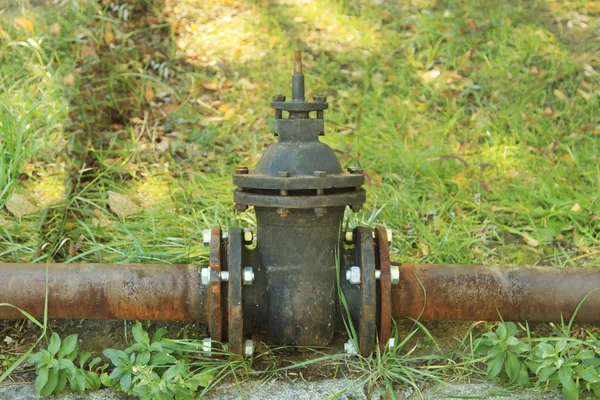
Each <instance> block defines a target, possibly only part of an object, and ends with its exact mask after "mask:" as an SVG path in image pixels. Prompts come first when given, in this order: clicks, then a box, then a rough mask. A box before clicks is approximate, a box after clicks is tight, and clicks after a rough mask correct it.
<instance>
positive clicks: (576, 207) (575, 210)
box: [571, 203, 581, 214]
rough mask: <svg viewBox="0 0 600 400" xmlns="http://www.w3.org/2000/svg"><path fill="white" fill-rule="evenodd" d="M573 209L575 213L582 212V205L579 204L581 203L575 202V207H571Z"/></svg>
mask: <svg viewBox="0 0 600 400" xmlns="http://www.w3.org/2000/svg"><path fill="white" fill-rule="evenodd" d="M571 211H573V212H574V213H575V214H581V206H580V205H579V203H575V204H573V207H571Z"/></svg>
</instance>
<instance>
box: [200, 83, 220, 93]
mask: <svg viewBox="0 0 600 400" xmlns="http://www.w3.org/2000/svg"><path fill="white" fill-rule="evenodd" d="M202 86H203V87H204V89H206V90H212V91H217V90H219V87H218V86H217V84H216V83H214V82H213V81H202Z"/></svg>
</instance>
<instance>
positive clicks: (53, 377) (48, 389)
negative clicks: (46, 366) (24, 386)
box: [40, 368, 58, 397]
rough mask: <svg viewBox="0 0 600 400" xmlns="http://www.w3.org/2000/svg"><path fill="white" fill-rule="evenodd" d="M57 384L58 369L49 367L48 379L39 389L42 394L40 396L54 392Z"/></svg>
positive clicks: (46, 395)
mask: <svg viewBox="0 0 600 400" xmlns="http://www.w3.org/2000/svg"><path fill="white" fill-rule="evenodd" d="M57 385H58V369H55V368H50V370H49V371H48V381H47V382H46V384H45V385H44V387H43V388H42V390H40V396H42V397H48V396H50V395H51V394H52V393H53V392H54V389H56V386H57Z"/></svg>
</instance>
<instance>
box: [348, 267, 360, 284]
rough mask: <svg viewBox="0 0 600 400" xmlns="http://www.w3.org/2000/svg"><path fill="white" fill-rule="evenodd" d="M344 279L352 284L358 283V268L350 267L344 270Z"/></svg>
mask: <svg viewBox="0 0 600 400" xmlns="http://www.w3.org/2000/svg"><path fill="white" fill-rule="evenodd" d="M346 279H347V280H348V282H350V283H351V284H353V285H358V284H359V283H360V268H359V267H356V266H354V267H351V268H350V269H347V270H346Z"/></svg>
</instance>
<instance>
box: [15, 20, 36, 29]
mask: <svg viewBox="0 0 600 400" xmlns="http://www.w3.org/2000/svg"><path fill="white" fill-rule="evenodd" d="M15 26H16V27H18V28H21V29H25V30H26V31H27V32H33V22H32V21H31V20H30V19H27V18H16V19H15Z"/></svg>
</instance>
